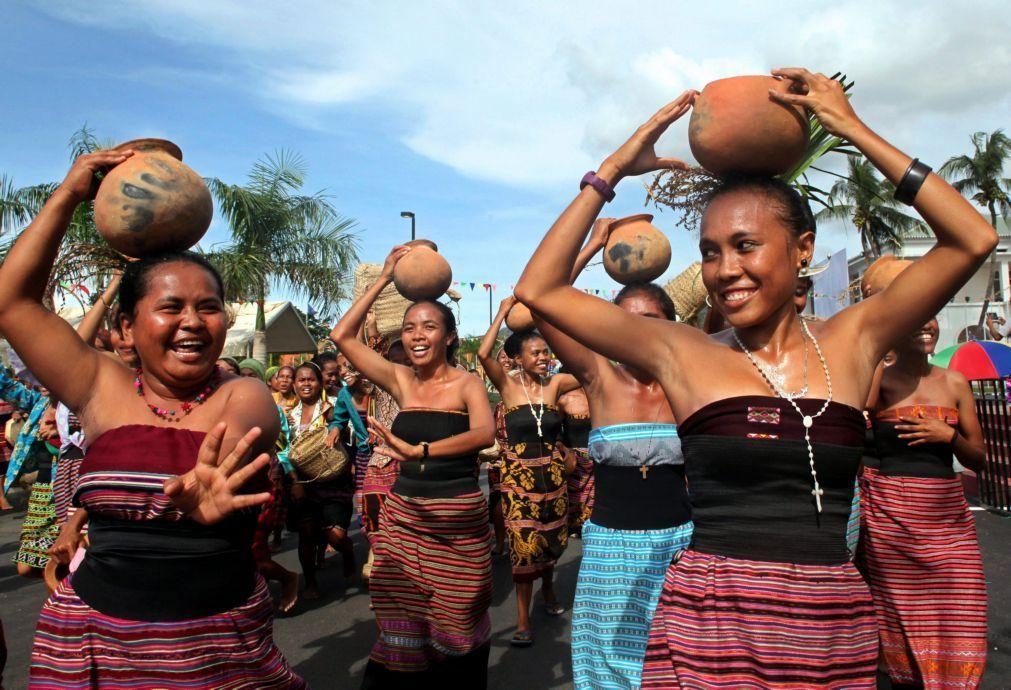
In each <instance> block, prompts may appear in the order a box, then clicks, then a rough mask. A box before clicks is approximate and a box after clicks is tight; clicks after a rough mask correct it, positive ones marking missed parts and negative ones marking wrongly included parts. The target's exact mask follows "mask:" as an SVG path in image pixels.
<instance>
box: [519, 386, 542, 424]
mask: <svg viewBox="0 0 1011 690" xmlns="http://www.w3.org/2000/svg"><path fill="white" fill-rule="evenodd" d="M524 374H526V372H522V371H521V372H520V385H521V386H523V395H524V396H526V399H527V405H528V406H529V407H530V414H531V415H532V416H533V418H534V421H535V422H537V438H540V439H543V438H544V434H543V433H542V432H541V420H542V419H544V382H543V381H542V382H541V384H540V386H541V399H540V408H539V409H538V411H537V412H534V403H533V401H532V400H531V399H530V393H529V392H527V380H526V376H525V375H524ZM532 386H533V384H532V383H531V387H532Z"/></svg>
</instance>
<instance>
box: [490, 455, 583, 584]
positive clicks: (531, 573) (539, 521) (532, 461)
mask: <svg viewBox="0 0 1011 690" xmlns="http://www.w3.org/2000/svg"><path fill="white" fill-rule="evenodd" d="M566 493H567V485H566V483H565V463H564V462H563V461H562V459H561V457H560V456H559V455H558V453H552V454H551V455H549V456H545V457H543V458H517V457H516V456H515V455H513V454H512V453H510V454H509V456H508V457H507V458H506V460H505V464H504V465H503V468H502V514H503V517H504V518H505V527H506V536H507V537H508V540H509V558H510V559H511V562H512V571H513V581H514V582H533V581H534V580H536V579H538V578H540V577H542V576H543V575H546V574H547V573H549V572H551V571H552V570H553V569H554V567H555V563H556V562H557V561H558V559H559V558H561V556H562V554H563V553H564V552H565V547H566V546H567V545H568V538H569V531H568V528H567V524H566V523H567V522H568V511H569V505H568V504H569V501H568V498H567V496H566Z"/></svg>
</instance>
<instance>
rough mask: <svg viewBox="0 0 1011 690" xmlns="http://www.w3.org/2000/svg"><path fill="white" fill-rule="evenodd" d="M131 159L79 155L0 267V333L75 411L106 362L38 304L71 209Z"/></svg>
mask: <svg viewBox="0 0 1011 690" xmlns="http://www.w3.org/2000/svg"><path fill="white" fill-rule="evenodd" d="M131 155H133V153H132V152H131V151H122V152H111V151H105V152H99V153H88V154H84V155H83V156H80V157H79V158H78V159H77V160H76V161H74V165H73V166H72V167H71V168H70V172H69V173H67V177H66V179H64V180H63V182H62V183H61V184H60V186H59V187H57V188H56V191H55V192H53V194H52V196H50V197H49V200H48V201H47V202H46V205H45V206H43V208H42V210H41V211H39V214H38V215H37V216H36V217H35V220H33V221H32V223H31V224H30V225H29V226H28V227H27V228H26V229H25V231H24V232H22V233H21V236H20V237H18V239H17V242H15V243H14V246H13V247H12V248H11V251H10V253H8V255H7V258H6V259H5V260H4V262H3V266H0V333H2V334H3V336H4V337H5V338H6V339H7V341H8V342H9V343H10V344H11V346H12V347H13V348H14V350H15V351H16V352H17V353H18V355H19V356H20V357H21V359H22V360H23V361H24V363H25V364H26V365H27V367H28V368H29V369H30V370H31V372H32V373H33V374H35V376H36V378H38V380H39V381H41V382H42V383H43V384H44V385H45V386H46V387H47V388H48V389H49V390H50V391H52V394H53V397H54V398H55V399H57V400H60V401H62V402H63V403H65V404H66V405H67V407H69V408H70V409H72V410H75V411H80V410H81V409H82V408H83V407H84V406H85V405H86V404H87V403H88V401H89V400H90V399H91V395H92V393H93V392H94V391H95V390H96V389H97V386H96V385H95V381H96V378H97V376H98V371H99V369H100V368H101V367H102V366H104V363H109V364H112V360H110V359H108V358H106V357H103V356H102V355H101V353H99V352H98V351H97V350H95V349H93V348H92V347H90V344H89V343H85V342H84V341H83V340H81V337H80V336H79V335H78V334H77V333H76V332H75V331H74V329H73V328H72V327H71V326H70V324H68V323H67V322H66V321H64V320H63V319H61V318H60V317H59V316H58V315H56V314H55V313H53V312H51V311H49V310H48V309H46V308H45V307H44V306H42V297H43V294H44V292H45V286H46V285H47V284H48V282H49V273H50V271H52V268H53V262H54V261H55V260H56V255H57V253H58V252H59V248H60V242H62V241H63V236H64V234H66V232H67V227H68V225H69V224H70V219H71V217H72V216H73V214H74V209H75V208H77V205H78V204H80V203H83V202H85V201H88V200H89V199H91V198H93V197H94V194H95V191H96V189H97V184H96V179H95V173H98V172H102V171H106V170H108V169H110V168H112V167H114V166H116V165H119V164H120V163H122V162H123V161H125V160H126V159H127V158H129V157H130V156H131ZM43 336H44V337H43Z"/></svg>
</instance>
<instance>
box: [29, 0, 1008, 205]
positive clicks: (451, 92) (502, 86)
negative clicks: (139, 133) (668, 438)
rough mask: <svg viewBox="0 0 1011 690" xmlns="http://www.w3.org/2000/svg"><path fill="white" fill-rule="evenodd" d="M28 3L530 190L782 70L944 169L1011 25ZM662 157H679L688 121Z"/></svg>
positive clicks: (569, 7)
mask: <svg viewBox="0 0 1011 690" xmlns="http://www.w3.org/2000/svg"><path fill="white" fill-rule="evenodd" d="M40 8H41V9H43V10H44V11H47V12H52V13H55V14H57V15H59V16H61V17H63V18H65V19H68V20H71V21H75V22H80V23H86V24H90V25H100V26H104V27H110V28H128V29H130V30H135V29H136V28H140V29H141V30H144V31H148V32H150V33H153V34H156V35H158V36H160V37H162V38H164V39H168V40H170V41H175V42H177V43H178V45H179V46H180V50H187V49H192V48H195V47H196V48H200V49H201V50H205V49H206V48H212V49H213V51H206V52H205V53H204V54H213V55H219V56H220V57H219V59H221V60H222V61H224V62H226V63H228V65H229V66H230V67H231V68H232V69H233V70H234V69H238V70H240V71H241V72H243V73H244V74H245V77H246V78H244V79H243V80H241V81H240V82H239V83H238V84H237V85H236V88H246V89H248V90H250V92H252V93H255V94H257V95H258V96H260V97H262V98H263V100H264V102H265V107H268V108H269V109H271V110H272V111H273V112H278V113H284V114H286V116H287V117H289V118H290V119H291V120H293V121H295V122H298V123H301V124H303V125H304V124H306V123H311V124H312V125H313V126H316V127H322V128H324V129H325V128H327V127H333V128H338V127H339V126H340V121H341V117H342V108H343V107H345V106H347V105H349V104H354V105H363V106H365V107H368V108H374V109H376V110H377V111H379V112H388V113H391V114H394V115H396V118H394V121H396V122H397V123H400V124H402V126H403V130H402V131H399V132H393V133H391V135H392V136H394V137H396V138H399V139H400V140H401V141H402V142H403V143H404V144H405V145H406V146H408V147H409V148H411V149H412V150H413V151H415V152H416V153H418V154H421V155H423V156H426V157H428V158H430V159H432V160H434V161H437V162H439V163H442V164H445V165H448V166H450V167H452V168H454V169H456V170H457V171H459V172H460V173H462V174H464V175H467V176H471V177H475V178H479V179H485V180H490V181H493V182H500V183H505V184H508V185H514V186H520V187H527V188H541V187H545V186H548V187H554V186H555V185H559V184H567V183H571V182H572V180H573V179H574V178H575V177H578V175H580V174H581V173H582V172H583V171H584V170H585V169H588V168H591V167H594V166H595V165H596V163H597V162H598V161H599V160H600V159H601V157H602V156H604V155H606V154H607V153H608V152H609V151H610V150H612V149H613V148H614V147H615V146H617V145H618V144H620V143H621V141H622V140H624V138H625V137H627V136H628V135H629V134H630V133H631V132H632V130H633V129H634V128H635V127H636V126H637V125H638V124H639V123H640V122H641V121H643V120H644V119H646V118H647V117H649V115H651V114H652V112H653V111H654V110H656V109H657V108H658V107H660V106H661V105H662V104H663V103H664V102H666V101H667V100H670V99H672V98H674V97H675V96H676V95H677V94H678V93H679V92H680V91H681V90H683V89H684V88H688V87H701V86H703V85H704V84H705V83H706V82H708V81H710V80H712V79H714V78H718V77H722V76H729V75H733V74H740V73H756V72H765V71H767V70H768V69H770V68H772V67H775V66H780V65H782V64H796V63H801V64H805V65H808V66H810V67H812V68H813V69H820V70H824V71H834V70H841V71H844V72H846V73H847V74H848V75H849V76H850V77H851V78H853V79H855V80H856V82H857V87H856V91H855V94H856V96H855V101H854V102H855V104H856V106H857V109H858V112H860V113H861V115H863V116H864V117H865V119H866V120H867V121H868V122H869V123H870V124H872V126H875V127H876V128H877V129H879V130H880V131H882V132H883V133H886V134H887V135H889V136H892V137H895V138H897V139H898V143H899V144H900V145H905V146H907V147H910V148H912V147H916V148H915V152H916V153H918V154H921V155H924V156H925V157H930V158H931V159H932V160H934V161H937V162H941V161H942V160H943V159H944V158H946V157H947V156H949V155H952V154H953V153H958V152H962V151H963V150H964V149H966V137H967V135H968V134H969V133H971V131H974V130H975V129H984V128H987V127H988V126H991V124H990V123H993V122H997V121H998V120H999V119H1003V118H1004V117H1006V113H1007V112H1008V105H1009V98H1008V96H1007V94H1008V93H1011V70H1008V69H1007V67H1008V65H1009V64H1011V46H1009V44H1008V42H1007V40H1006V37H1007V36H1008V35H1009V33H1011V20H1009V18H1008V16H1007V14H1006V11H1005V8H1004V7H1003V6H1002V4H1001V3H997V2H990V1H988V0H979V1H975V2H963V3H944V2H940V1H938V0H933V1H931V0H926V1H924V2H920V3H918V4H917V5H916V6H910V5H909V3H905V2H899V1H897V0H892V1H887V0H877V1H872V0H841V1H839V2H813V3H808V4H807V5H805V6H804V12H803V13H799V12H797V11H796V7H795V5H793V4H790V5H787V4H785V3H784V4H782V5H781V6H777V5H775V4H772V5H770V4H764V3H763V4H761V6H756V5H755V4H753V3H711V4H710V5H709V6H706V7H695V6H688V5H685V4H684V3H673V2H669V0H668V1H666V2H653V3H644V2H635V3H631V2H626V3H620V2H618V3H604V2H594V1H592V0H584V1H583V2H581V3H579V4H578V5H577V4H573V3H535V2H513V3H509V4H507V5H502V4H501V3H492V2H490V1H474V2H455V3H452V2H439V3H406V2H400V3H366V2H347V3H339V4H338V3H333V2H330V1H329V0H314V1H307V2H300V3H294V4H293V3H286V4H278V3H268V2H248V1H247V2H239V1H238V0H218V1H215V2H206V1H205V0H200V1H197V0H156V1H153V2H146V3H131V2H126V1H125V0H107V1H106V2H104V3H99V4H94V3H92V4H89V5H88V6H87V7H86V8H83V7H82V6H80V5H78V4H76V3H71V2H63V3H56V4H52V3H47V4H45V5H41V4H40ZM970 116H971V117H970ZM953 121H954V124H955V127H952V123H953ZM976 122H980V123H983V124H979V125H977V124H976ZM992 126H998V125H992ZM924 134H926V135H927V136H924ZM663 144H664V145H665V146H666V147H667V148H668V150H671V151H672V152H673V153H674V154H675V155H681V156H687V155H688V150H687V142H686V138H685V127H684V123H678V125H676V126H675V127H674V128H673V130H672V132H671V133H670V135H669V136H667V137H666V138H665V139H664V141H663Z"/></svg>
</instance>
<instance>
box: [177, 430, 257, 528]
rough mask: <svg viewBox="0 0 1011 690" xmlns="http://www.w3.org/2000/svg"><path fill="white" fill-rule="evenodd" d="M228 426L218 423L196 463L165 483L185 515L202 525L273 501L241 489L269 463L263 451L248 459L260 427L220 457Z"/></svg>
mask: <svg viewBox="0 0 1011 690" xmlns="http://www.w3.org/2000/svg"><path fill="white" fill-rule="evenodd" d="M227 428H228V427H227V425H226V424H225V423H224V422H221V423H219V424H218V425H217V426H215V427H214V429H212V430H211V432H210V433H208V434H207V436H206V437H204V442H203V443H202V444H200V450H199V451H198V453H197V464H196V465H194V467H193V469H192V470H190V471H189V472H187V473H186V474H184V475H181V476H179V477H173V478H172V479H169V480H167V481H166V482H165V489H164V491H165V495H166V496H168V497H169V498H170V499H172V503H174V504H175V506H176V508H178V509H179V510H181V511H182V512H183V513H184V514H185V515H186V517H188V518H190V519H192V520H194V521H196V522H199V523H200V524H202V525H211V524H214V523H216V522H220V521H221V520H223V519H225V518H226V517H228V516H229V515H231V514H232V513H234V512H235V511H236V510H240V509H242V508H248V507H250V506H256V505H261V504H263V503H266V502H267V501H269V500H270V494H269V493H258V494H240V493H238V491H239V489H241V488H242V486H243V485H244V484H245V483H246V482H247V481H249V479H250V478H252V477H253V475H255V474H256V473H258V472H260V471H261V470H263V468H265V467H266V466H267V464H268V463H269V461H270V457H269V456H268V455H267V454H266V453H263V454H262V455H260V456H258V457H257V458H256V459H254V460H253V461H252V462H249V463H248V464H246V465H244V466H243V467H241V468H240V469H236V468H237V467H239V465H240V464H242V463H243V462H245V460H246V458H248V457H249V453H250V451H251V450H252V445H253V443H254V442H255V441H256V439H257V438H259V437H260V428H259V427H253V428H252V429H250V430H249V431H247V432H246V435H245V436H243V437H242V438H241V439H240V440H239V442H238V443H236V444H235V448H233V449H232V452H231V453H229V454H228V455H226V456H224V457H223V458H222V457H221V443H222V440H223V439H224V437H225V431H226V429H227Z"/></svg>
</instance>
